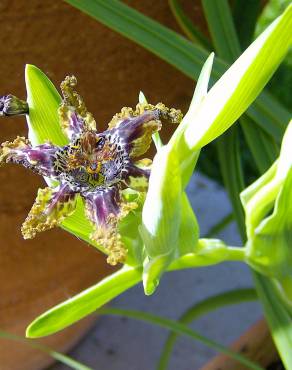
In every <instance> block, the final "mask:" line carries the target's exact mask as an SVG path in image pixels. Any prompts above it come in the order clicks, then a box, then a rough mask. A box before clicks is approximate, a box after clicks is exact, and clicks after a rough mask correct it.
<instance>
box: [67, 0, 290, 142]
mask: <svg viewBox="0 0 292 370" xmlns="http://www.w3.org/2000/svg"><path fill="white" fill-rule="evenodd" d="M66 1H67V2H68V3H69V4H71V5H73V6H75V7H76V8H78V9H80V10H82V11H83V12H84V13H86V14H88V15H90V16H92V17H93V18H95V19H96V20H98V21H100V22H102V23H103V24H105V25H106V26H108V27H110V28H112V29H113V30H115V31H117V32H119V33H121V34H122V35H124V36H125V37H128V38H129V39H131V40H133V41H135V42H137V43H138V44H140V45H141V46H143V47H144V48H146V49H147V50H149V51H151V52H152V53H154V54H155V55H157V56H159V57H160V58H162V59H163V60H165V61H166V62H168V63H169V64H171V65H173V66H174V67H176V68H177V69H179V70H180V71H182V72H183V73H184V74H186V75H187V76H189V77H190V78H192V79H194V80H197V79H198V77H199V74H200V71H201V68H202V66H203V63H204V61H205V60H206V58H207V56H208V52H206V51H205V50H203V49H202V48H200V47H198V46H196V45H194V44H193V43H191V42H190V41H188V40H186V39H185V38H183V37H181V36H180V35H178V34H177V33H175V32H174V31H172V30H170V29H168V28H166V27H164V26H162V25H160V24H159V23H158V22H155V21H154V20H152V19H150V18H148V17H146V16H144V15H143V14H141V13H139V12H138V11H136V10H134V9H131V8H130V7H128V6H127V5H125V4H123V3H122V2H120V1H117V0H107V1H106V2H105V1H103V0H87V1H80V0H66ZM227 67H228V66H227V64H226V63H225V62H224V61H222V60H220V59H216V60H215V63H214V69H213V73H212V81H213V82H214V81H215V80H216V79H218V78H219V77H220V76H221V75H222V73H223V72H224V71H225V70H226V69H227ZM276 108H277V109H276ZM276 112H277V113H276ZM247 114H248V115H249V116H250V117H251V118H252V119H254V121H256V122H257V124H258V125H260V127H262V128H263V129H264V130H265V131H266V132H268V133H269V134H270V135H272V136H274V137H275V138H276V140H277V141H278V142H280V140H281V137H282V133H283V131H284V128H285V126H286V124H287V122H288V120H289V119H290V115H289V112H287V111H286V110H285V109H284V108H283V107H282V106H281V105H280V104H279V103H277V102H276V101H275V100H274V99H272V98H271V96H269V95H267V94H266V93H263V94H262V95H261V96H260V97H259V98H258V99H257V101H256V102H255V104H254V106H252V107H250V108H249V110H248V111H247Z"/></svg>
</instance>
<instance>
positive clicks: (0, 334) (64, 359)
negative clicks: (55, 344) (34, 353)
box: [0, 330, 93, 370]
mask: <svg viewBox="0 0 292 370" xmlns="http://www.w3.org/2000/svg"><path fill="white" fill-rule="evenodd" d="M0 338H3V339H8V340H12V341H15V342H21V343H25V344H27V345H28V346H29V347H32V348H35V349H38V350H40V351H41V352H44V353H46V354H48V355H49V356H51V357H52V358H54V359H55V360H57V361H59V362H61V363H62V364H64V365H67V366H68V367H69V368H70V369H75V370H93V369H92V368H90V367H88V366H86V365H84V364H82V363H80V362H78V361H76V360H74V359H73V358H71V357H69V356H66V355H64V354H63V353H60V352H57V351H55V350H53V349H52V348H50V347H47V346H45V345H43V344H41V343H38V342H36V341H32V340H29V339H26V338H23V337H20V336H18V335H15V334H11V333H8V332H6V331H3V330H0Z"/></svg>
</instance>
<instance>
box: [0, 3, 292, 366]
mask: <svg viewBox="0 0 292 370" xmlns="http://www.w3.org/2000/svg"><path fill="white" fill-rule="evenodd" d="M123 2H124V3H126V4H128V5H130V6H131V7H133V8H135V9H137V10H139V11H141V12H142V13H143V14H145V15H147V16H149V17H151V18H153V19H154V20H157V21H158V22H160V23H162V24H163V25H165V26H167V27H169V28H171V29H173V30H175V31H176V32H178V33H181V34H182V31H181V29H180V27H179V26H178V25H177V23H176V20H175V18H174V17H173V15H172V13H171V11H170V8H169V4H168V1H167V0H161V1H155V0H145V1H139V0H127V1H123ZM265 3H267V2H266V1H263V2H261V4H260V7H259V11H260V9H261V8H262V7H263V6H264V4H265ZM181 4H182V6H183V8H184V9H185V11H186V12H187V14H188V16H189V17H190V18H191V19H192V21H193V22H194V23H195V24H196V26H197V27H198V28H199V29H200V30H201V31H202V32H203V33H204V34H205V35H206V36H207V37H208V35H209V34H208V30H207V24H206V22H205V19H204V16H203V11H202V6H201V2H200V1H199V0H195V1H193V0H192V1H190V0H183V1H181ZM231 4H232V2H231ZM0 24H1V32H0V44H1V47H0V57H1V69H0V89H1V94H7V93H12V94H14V95H16V96H18V97H20V98H23V99H25V97H26V93H25V83H24V67H25V64H26V63H29V64H34V65H36V66H37V67H39V68H40V69H41V70H43V71H44V72H45V73H46V74H47V75H48V76H49V77H50V79H51V80H52V81H53V83H54V84H55V85H56V86H58V85H59V84H60V82H61V81H62V80H63V79H64V77H65V76H66V75H68V74H74V75H75V76H76V77H77V78H78V91H79V92H80V94H81V96H83V98H84V100H85V102H86V105H87V107H88V109H89V111H91V112H92V113H93V115H94V117H95V119H96V121H97V122H98V125H99V128H100V130H103V129H104V128H105V127H106V126H107V122H108V121H109V120H110V119H111V117H112V116H113V115H114V114H115V113H116V112H118V111H119V110H120V108H121V107H123V106H135V104H136V103H137V96H138V93H139V91H140V90H142V91H143V92H144V94H145V95H146V97H147V99H148V100H149V102H151V103H154V104H155V103H157V102H159V101H163V102H164V103H165V104H166V105H167V106H170V107H176V108H180V109H181V110H182V111H183V112H185V111H186V109H187V107H188V104H189V102H190V100H191V97H192V93H193V90H194V83H193V81H191V80H190V79H188V78H187V77H185V76H184V75H183V74H182V73H180V72H179V71H178V70H176V69H175V68H173V67H171V66H170V65H169V64H167V63H165V62H164V61H162V60H160V59H159V58H158V57H156V56H154V55H153V54H151V53H149V52H148V51H146V50H144V49H143V48H142V47H140V46H138V45H136V44H134V43H133V42H131V41H129V40H127V39H126V38H124V37H122V36H120V35H119V34H117V33H115V32H113V31H111V30H110V29H108V28H106V27H105V26H103V25H102V24H100V23H98V22H97V21H95V20H93V19H91V18H89V17H88V16H86V15H85V14H83V13H81V12H79V11H78V10H76V9H74V8H73V7H71V6H70V5H68V4H66V3H65V2H63V1H54V2H51V1H48V0H42V1H39V0H30V1H24V0H1V1H0ZM287 63H288V62H287ZM283 68H284V69H285V66H284V67H281V68H280V70H279V72H278V73H277V75H276V77H275V78H274V79H273V80H272V82H271V83H270V88H272V89H273V90H274V92H275V93H276V94H277V95H278V97H279V98H280V99H281V100H283V101H284V102H285V101H286V102H287V104H288V98H287V96H286V91H284V90H283V91H281V88H280V86H282V85H283V83H284V84H287V83H289V81H284V80H283V79H284V78H286V79H287V78H290V82H291V81H292V79H291V74H290V75H289V76H290V77H283V76H284V75H285V76H287V74H285V73H284V72H285V70H283ZM172 131H173V127H171V126H169V127H164V128H163V130H162V137H163V140H167V138H168V137H169V136H170V135H171V133H172ZM17 135H21V136H26V135H27V129H26V123H25V119H24V118H13V119H12V118H10V119H5V120H4V119H3V120H1V130H0V138H1V142H3V141H6V140H11V139H13V138H14V137H16V136H17ZM152 153H153V149H152ZM210 153H211V154H209V155H208V157H206V156H205V157H204V154H203V156H202V158H203V159H201V161H200V163H199V166H200V167H199V168H200V170H201V172H203V173H205V175H208V176H210V177H211V178H212V179H211V178H207V177H206V176H205V175H201V174H197V175H196V176H195V177H194V178H193V181H192V182H191V184H190V185H189V189H188V191H189V194H190V199H191V202H192V204H193V207H194V209H195V211H196V213H197V215H198V218H199V222H200V226H201V231H202V235H204V234H205V233H207V232H208V230H210V228H211V227H212V226H214V225H215V224H216V223H217V222H218V221H219V220H220V219H221V218H222V217H223V216H226V215H228V214H230V212H231V206H230V204H229V202H228V198H227V195H226V194H225V192H224V191H223V190H222V187H221V185H220V184H221V182H222V180H221V178H220V175H219V174H218V169H217V168H216V166H214V164H213V159H215V158H212V155H214V156H216V154H215V152H214V151H213V152H212V150H210ZM204 158H205V159H206V160H205V161H204ZM246 158H247V160H246V165H247V166H250V165H249V158H250V157H249V153H248V152H247V151H246ZM250 176H251V178H252V177H253V167H252V166H250ZM42 186H44V182H43V181H42V179H40V177H38V176H36V175H33V174H31V173H29V172H28V171H25V170H24V169H23V168H19V167H17V166H6V167H4V168H1V171H0V225H1V227H0V238H1V248H0V281H1V284H0V295H1V300H0V329H1V330H5V331H7V332H10V333H13V334H18V335H21V336H23V335H24V330H25V327H26V326H27V325H28V324H29V323H30V322H31V320H32V319H33V318H35V317H36V316H37V315H39V314H40V313H42V312H43V311H45V310H46V309H48V308H50V307H52V306H53V305H55V304H57V303H59V302H61V301H62V300H64V299H67V298H68V297H70V296H72V295H74V294H76V293H77V292H79V291H81V290H82V289H85V288H86V287H89V286H90V285H93V284H94V283H96V282H97V281H98V280H100V279H101V278H102V277H103V276H105V275H106V274H109V273H110V272H112V267H110V266H108V265H107V264H106V262H105V258H104V256H102V255H101V254H100V253H99V252H98V251H97V250H95V249H94V248H92V247H90V246H88V245H86V244H85V243H84V242H82V241H80V240H78V239H77V238H75V237H73V236H71V235H69V234H68V233H66V232H64V231H62V230H60V229H58V230H52V231H49V232H46V233H43V234H40V235H38V236H37V238H36V239H34V240H32V241H24V240H23V239H22V236H21V234H20V226H21V223H22V222H23V220H24V219H25V217H26V215H27V213H28V211H29V209H30V207H31V206H32V204H33V201H34V199H35V196H36V192H37V189H38V188H39V187H42ZM211 206H212V207H211ZM218 236H220V237H222V238H224V240H226V241H227V242H229V243H231V244H235V245H236V244H240V239H239V237H238V233H237V230H236V226H235V225H234V223H230V224H229V225H228V227H227V228H226V229H224V231H223V232H222V233H221V234H219V235H218ZM251 285H252V280H251V277H250V273H249V270H248V268H247V267H246V266H243V265H242V264H235V263H227V264H222V265H220V266H216V267H210V268H202V269H197V270H194V271H184V272H175V273H170V274H167V276H165V277H164V278H163V280H162V282H161V285H160V287H159V289H158V291H157V292H156V293H155V295H154V296H152V297H145V296H144V295H143V292H142V287H141V286H137V287H135V288H133V289H132V290H130V291H128V292H126V293H125V294H123V295H122V296H121V297H119V298H117V299H116V300H115V301H114V302H113V305H115V306H118V307H128V308H132V309H140V310H145V311H150V312H154V313H156V314H160V315H162V316H167V317H170V318H173V319H177V318H178V317H179V316H180V315H181V314H182V313H183V312H184V311H185V310H186V309H187V308H188V307H189V306H190V305H192V304H193V303H194V302H196V301H198V300H199V299H201V298H204V297H207V296H209V295H211V294H213V293H218V292H220V291H223V290H228V289H236V288H239V287H245V286H251ZM260 315H261V309H260V307H259V305H258V304H256V303H253V304H251V303H250V304H246V305H243V306H240V307H237V308H235V307H234V308H228V309H227V310H224V311H221V310H220V311H218V313H216V314H212V315H210V316H208V317H204V319H203V320H199V321H198V322H197V323H196V326H195V327H196V329H198V330H201V331H202V332H203V333H204V334H205V335H206V336H209V337H212V338H213V339H217V340H219V341H221V342H222V343H223V344H229V343H230V342H231V341H232V340H234V339H235V338H236V337H238V335H239V334H240V333H241V332H242V331H243V330H244V329H246V328H247V327H248V326H249V325H250V324H251V323H253V322H254V321H255V320H256V319H257V318H259V317H260ZM93 323H94V324H93ZM93 325H94V326H93ZM89 328H91V329H90V331H89V332H88V329H89ZM85 333H88V334H86V336H85V337H84V334H85ZM166 334H167V333H166V332H165V331H163V330H159V329H157V328H154V327H148V326H146V325H144V324H140V323H137V322H132V321H129V320H122V319H119V318H111V317H99V318H97V321H96V318H95V317H90V318H88V319H86V320H83V321H81V322H80V323H78V324H76V325H74V326H72V327H71V328H69V329H67V330H65V331H63V332H62V333H60V334H57V335H54V336H51V337H50V338H47V339H45V340H43V341H42V342H44V343H46V344H49V345H50V346H52V347H53V348H55V349H57V350H60V351H65V350H67V349H68V348H72V346H75V349H74V352H73V353H72V355H73V356H74V357H75V358H78V359H79V360H80V361H83V362H84V363H86V364H88V365H90V366H91V367H92V368H93V369H105V368H106V369H110V370H116V369H117V370H118V369H119V370H122V369H138V368H139V369H140V370H144V369H145V370H146V369H151V368H154V365H155V363H156V361H157V359H158V356H159V352H160V350H161V348H162V345H163V342H164V340H165V338H166ZM82 337H83V338H86V339H83V341H82V342H79V340H80V338H82ZM77 343H79V344H78V345H77ZM76 345H77V347H76ZM129 353H131V356H129ZM212 354H213V352H212V351H210V350H208V349H206V348H205V347H204V348H203V347H201V346H199V345H198V347H196V346H194V344H193V343H191V342H188V341H186V340H180V341H179V343H178V346H177V347H176V350H175V352H174V358H173V362H172V365H171V366H172V367H171V369H175V368H177V369H181V370H184V369H186V370H187V369H189V368H190V367H192V368H194V369H196V368H199V367H200V366H202V365H203V363H205V362H206V360H207V359H209V358H210V357H211V355H212ZM132 355H133V356H132ZM130 360H131V361H133V362H131V363H130V362H129V361H130ZM51 362H52V360H51V358H50V357H48V356H46V355H43V354H42V353H40V352H39V351H37V350H34V349H32V348H31V347H29V346H27V345H26V344H20V343H18V342H17V343H13V344H12V342H11V341H8V340H4V339H0V369H1V370H2V369H3V370H18V369H19V370H37V369H43V368H45V367H46V366H48V365H50V363H51ZM65 368H66V367H64V366H62V365H53V366H52V367H50V369H51V370H57V369H58V370H61V369H65Z"/></svg>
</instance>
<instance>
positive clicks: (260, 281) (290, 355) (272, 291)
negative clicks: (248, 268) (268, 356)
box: [254, 272, 292, 370]
mask: <svg viewBox="0 0 292 370" xmlns="http://www.w3.org/2000/svg"><path fill="white" fill-rule="evenodd" d="M254 276H255V279H254V280H255V283H256V289H257V292H258V294H259V298H260V300H261V302H262V304H263V308H264V312H265V316H266V318H267V321H268V323H269V326H270V328H271V334H272V337H273V339H274V341H275V343H276V345H277V348H278V349H279V353H280V356H281V359H282V361H283V364H284V366H285V369H287V370H291V369H292V351H291V348H292V330H291V327H292V315H291V312H289V311H288V309H287V307H285V305H284V304H283V301H282V299H281V298H280V297H279V295H278V293H277V290H276V287H275V285H274V284H273V282H272V281H271V280H270V279H268V278H266V277H263V276H261V275H260V274H258V273H256V272H255V273H254Z"/></svg>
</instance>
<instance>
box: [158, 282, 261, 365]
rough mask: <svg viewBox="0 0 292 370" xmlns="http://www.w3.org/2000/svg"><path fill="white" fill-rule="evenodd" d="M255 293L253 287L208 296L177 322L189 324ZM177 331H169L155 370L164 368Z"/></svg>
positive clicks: (249, 297) (250, 299) (253, 295)
mask: <svg viewBox="0 0 292 370" xmlns="http://www.w3.org/2000/svg"><path fill="white" fill-rule="evenodd" d="M257 298H258V297H257V294H256V291H255V290H254V289H251V288H250V289H248V288H247V289H236V290H231V291H227V292H224V293H220V294H218V295H214V296H212V297H208V298H206V299H204V300H202V301H200V302H198V303H195V304H194V305H193V306H191V307H190V308H188V309H187V310H186V312H185V313H184V314H183V315H182V316H181V317H180V318H179V320H178V322H179V323H181V324H189V323H191V322H193V321H194V320H196V319H198V318H199V317H201V316H203V315H206V314H207V313H209V312H212V311H214V310H217V309H218V308H221V307H224V306H229V305H233V304H239V303H242V302H249V301H253V300H256V299H257ZM178 336H179V335H178V334H177V333H170V334H169V336H168V338H167V340H166V342H165V345H164V347H163V349H162V351H161V355H160V359H159V362H158V365H157V370H166V369H167V367H168V363H169V360H170V357H171V354H172V351H173V348H174V345H175V342H176V340H177V338H178Z"/></svg>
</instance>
